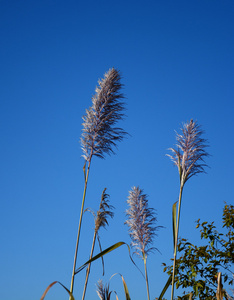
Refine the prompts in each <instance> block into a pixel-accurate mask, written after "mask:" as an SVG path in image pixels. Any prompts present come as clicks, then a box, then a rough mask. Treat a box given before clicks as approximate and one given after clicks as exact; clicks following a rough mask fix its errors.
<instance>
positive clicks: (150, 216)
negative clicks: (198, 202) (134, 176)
mask: <svg viewBox="0 0 234 300" xmlns="http://www.w3.org/2000/svg"><path fill="white" fill-rule="evenodd" d="M127 203H128V205H129V208H128V210H127V211H126V215H127V217H128V219H127V221H126V222H125V223H126V224H127V225H128V227H129V235H130V238H131V240H132V242H131V246H132V247H133V248H134V253H135V254H137V255H138V256H140V257H141V258H142V259H143V261H144V269H145V280H146V289H147V297H148V300H149V299H150V292H149V280H148V273H147V265H146V261H147V256H148V254H149V253H150V252H152V251H153V250H155V249H156V248H154V247H152V243H153V239H154V237H155V235H156V230H157V229H158V228H159V227H160V226H157V227H156V226H155V224H156V221H157V219H156V213H155V210H154V209H153V208H149V205H148V199H147V195H145V194H144V193H143V190H141V189H140V188H139V187H133V188H132V190H131V191H130V192H129V197H128V200H127Z"/></svg>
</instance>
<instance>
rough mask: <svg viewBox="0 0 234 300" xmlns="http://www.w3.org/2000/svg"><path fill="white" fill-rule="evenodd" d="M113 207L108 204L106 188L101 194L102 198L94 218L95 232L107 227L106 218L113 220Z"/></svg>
mask: <svg viewBox="0 0 234 300" xmlns="http://www.w3.org/2000/svg"><path fill="white" fill-rule="evenodd" d="M112 209H113V206H112V205H110V204H109V195H108V194H107V193H106V188H105V189H104V190H103V192H102V198H101V203H100V207H99V210H98V212H97V216H96V218H95V231H96V232H97V231H98V230H99V229H100V228H101V227H104V228H105V227H106V225H108V217H110V218H113V216H114V213H113V212H112Z"/></svg>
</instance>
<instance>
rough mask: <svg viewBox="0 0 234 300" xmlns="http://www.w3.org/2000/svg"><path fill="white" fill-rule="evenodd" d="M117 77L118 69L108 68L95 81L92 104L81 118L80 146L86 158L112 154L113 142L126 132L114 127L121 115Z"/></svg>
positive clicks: (121, 137) (119, 86)
mask: <svg viewBox="0 0 234 300" xmlns="http://www.w3.org/2000/svg"><path fill="white" fill-rule="evenodd" d="M120 79H121V77H120V74H119V71H117V70H115V69H114V68H112V69H110V70H109V71H108V72H107V73H106V74H105V75H104V78H103V79H102V80H99V82H98V83H99V86H98V87H96V90H95V91H96V94H95V95H94V96H93V97H92V103H93V104H92V106H91V107H90V108H89V109H87V110H86V115H85V116H84V117H83V121H84V123H83V133H82V138H81V145H82V150H83V153H84V154H83V157H84V159H85V160H86V161H90V160H91V157H92V156H93V155H95V156H98V157H101V158H104V156H105V154H111V153H114V150H113V147H116V146H117V145H116V142H117V141H121V140H122V139H123V137H124V135H125V134H126V132H125V131H124V130H123V129H122V128H118V127H114V126H115V124H116V123H117V122H118V121H119V120H122V119H123V117H124V114H123V110H124V103H123V102H122V101H121V99H123V98H124V96H123V94H122V93H120V89H121V88H122V84H121V83H120Z"/></svg>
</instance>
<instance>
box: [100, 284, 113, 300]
mask: <svg viewBox="0 0 234 300" xmlns="http://www.w3.org/2000/svg"><path fill="white" fill-rule="evenodd" d="M97 294H98V297H99V298H100V299H101V300H109V299H110V296H111V292H110V291H109V285H106V286H104V285H103V282H102V280H99V281H98V283H97Z"/></svg>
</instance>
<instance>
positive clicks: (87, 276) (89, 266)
mask: <svg viewBox="0 0 234 300" xmlns="http://www.w3.org/2000/svg"><path fill="white" fill-rule="evenodd" d="M96 237H97V231H96V230H95V232H94V235H93V244H92V248H91V253H90V257H89V259H91V258H92V257H93V251H94V246H95V242H96ZM90 268H91V263H89V265H88V268H87V270H86V277H85V285H84V290H83V295H82V300H84V298H85V294H86V289H87V285H88V279H89V273H90Z"/></svg>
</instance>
